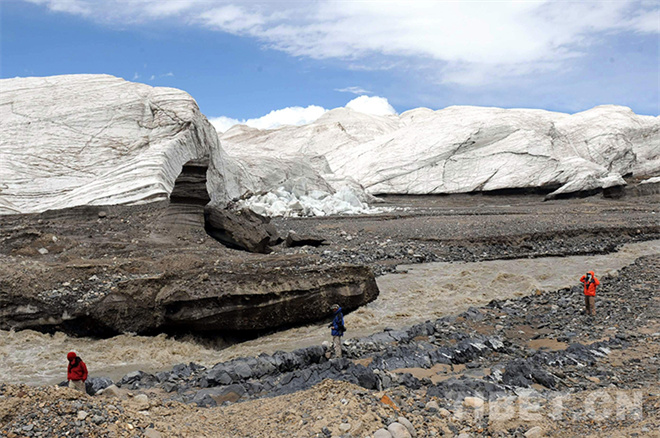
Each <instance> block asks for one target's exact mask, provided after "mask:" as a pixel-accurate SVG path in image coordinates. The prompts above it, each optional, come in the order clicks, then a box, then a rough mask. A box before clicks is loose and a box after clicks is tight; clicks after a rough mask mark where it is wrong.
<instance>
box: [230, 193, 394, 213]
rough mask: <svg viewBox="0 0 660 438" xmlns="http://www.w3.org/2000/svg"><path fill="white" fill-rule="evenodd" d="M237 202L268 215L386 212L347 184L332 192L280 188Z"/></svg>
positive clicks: (385, 209)
mask: <svg viewBox="0 0 660 438" xmlns="http://www.w3.org/2000/svg"><path fill="white" fill-rule="evenodd" d="M239 205H240V206H241V207H247V208H249V209H250V210H252V211H254V212H255V213H258V214H261V215H264V216H269V217H276V216H284V217H304V216H331V215H342V214H345V215H353V214H375V213H383V212H385V211H389V210H388V209H387V208H384V207H370V206H369V204H367V203H364V202H362V201H360V197H359V193H358V194H356V193H355V192H354V191H353V190H352V189H351V188H349V187H342V188H341V189H339V190H338V191H337V192H335V193H333V194H330V193H328V192H324V191H321V190H312V191H311V192H309V193H307V194H298V195H296V194H295V193H292V192H289V191H287V190H286V189H285V188H284V187H279V188H277V189H275V190H273V191H270V192H268V193H265V194H261V195H254V196H251V197H250V198H248V199H245V200H241V201H239Z"/></svg>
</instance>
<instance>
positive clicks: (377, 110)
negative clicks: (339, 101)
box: [346, 96, 396, 116]
mask: <svg viewBox="0 0 660 438" xmlns="http://www.w3.org/2000/svg"><path fill="white" fill-rule="evenodd" d="M346 108H350V109H352V110H355V111H359V112H361V113H365V114H373V115H374V116H388V115H391V114H396V110H395V109H394V108H393V107H392V105H390V103H389V102H388V101H387V99H385V98H384V97H378V96H372V97H370V96H360V97H356V98H355V99H353V100H351V101H350V102H348V103H347V104H346Z"/></svg>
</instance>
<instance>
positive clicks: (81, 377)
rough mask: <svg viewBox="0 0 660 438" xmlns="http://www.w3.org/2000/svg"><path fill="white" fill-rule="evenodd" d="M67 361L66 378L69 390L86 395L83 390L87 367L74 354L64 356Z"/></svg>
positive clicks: (71, 352)
mask: <svg viewBox="0 0 660 438" xmlns="http://www.w3.org/2000/svg"><path fill="white" fill-rule="evenodd" d="M66 358H67V359H68V361H69V366H68V368H67V373H66V378H67V380H68V381H69V388H73V389H77V390H78V391H80V392H83V393H87V391H86V389H85V380H87V366H86V365H85V362H83V361H82V359H81V358H79V357H78V355H77V354H76V353H74V352H73V351H70V352H69V354H67V355H66Z"/></svg>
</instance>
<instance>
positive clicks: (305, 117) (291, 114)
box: [209, 105, 327, 132]
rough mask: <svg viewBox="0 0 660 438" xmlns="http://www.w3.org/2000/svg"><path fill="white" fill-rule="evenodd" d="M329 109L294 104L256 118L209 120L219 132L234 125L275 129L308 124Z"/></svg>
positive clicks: (215, 118)
mask: <svg viewBox="0 0 660 438" xmlns="http://www.w3.org/2000/svg"><path fill="white" fill-rule="evenodd" d="M326 111H327V110H326V109H325V108H322V107H320V106H316V105H310V106H308V107H305V108H303V107H300V106H292V107H288V108H282V109H279V110H273V111H271V112H269V113H268V114H266V115H265V116H262V117H258V118H255V119H248V120H238V119H233V118H231V117H225V116H220V117H213V118H210V119H209V121H210V122H211V124H213V126H214V127H215V129H216V130H217V131H219V132H225V131H226V130H227V129H229V128H231V127H232V126H234V125H247V126H250V127H252V128H258V129H274V128H279V127H280V126H284V125H296V126H298V125H306V124H307V123H311V122H313V121H314V120H316V119H318V118H319V117H321V116H322V115H323V114H324V113H325V112H326Z"/></svg>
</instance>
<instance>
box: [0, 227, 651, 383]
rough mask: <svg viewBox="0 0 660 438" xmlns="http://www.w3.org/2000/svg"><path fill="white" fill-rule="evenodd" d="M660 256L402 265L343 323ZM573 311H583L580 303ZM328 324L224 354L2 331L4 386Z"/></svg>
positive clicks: (145, 366) (269, 348) (113, 372)
mask: <svg viewBox="0 0 660 438" xmlns="http://www.w3.org/2000/svg"><path fill="white" fill-rule="evenodd" d="M657 253H660V240H655V241H649V242H642V243H634V244H628V245H624V246H623V247H622V248H621V250H620V251H618V252H616V253H612V254H607V255H594V256H571V257H548V258H537V259H514V260H496V261H488V262H476V263H428V264H418V265H401V266H399V267H398V271H399V272H397V273H394V274H388V275H385V276H382V277H379V278H378V279H377V280H378V286H379V288H380V291H381V293H380V296H379V297H378V299H377V300H376V301H374V302H372V303H370V304H368V305H367V306H364V307H363V308H361V309H359V310H356V311H355V312H352V313H350V314H349V315H346V318H345V320H346V327H347V329H348V332H347V339H350V338H351V337H360V336H364V335H367V334H370V333H374V332H377V331H380V330H382V329H383V328H385V327H392V328H398V327H405V326H409V325H412V324H414V323H416V322H421V321H426V320H429V319H435V318H438V317H440V316H443V315H447V314H455V313H460V312H462V311H464V310H465V309H467V308H468V307H470V306H480V305H483V304H486V303H488V302H489V301H491V300H492V299H495V298H497V299H502V298H515V297H519V296H523V295H526V294H530V293H534V292H535V291H536V290H556V289H561V288H564V287H570V286H573V285H576V284H578V279H579V278H580V276H581V275H583V274H584V273H585V272H586V271H588V270H593V271H595V272H596V276H604V275H606V274H615V273H616V271H617V270H619V269H621V268H622V267H624V266H626V265H629V264H630V263H632V262H633V261H634V260H635V259H636V258H638V257H641V256H644V255H649V254H657ZM574 298H575V305H576V306H581V305H582V297H581V296H580V295H576V296H575V297H574ZM329 337H330V336H329V330H328V329H327V328H326V324H325V323H323V324H315V325H309V326H304V327H298V328H294V329H290V330H286V331H282V332H278V333H274V334H272V335H268V336H264V337H261V338H259V339H255V340H252V341H247V342H243V343H240V344H235V345H232V346H230V347H228V348H224V349H222V350H217V349H213V348H208V347H205V346H203V345H202V344H199V343H197V342H195V341H194V340H182V339H179V340H177V339H173V338H170V337H167V336H165V335H161V336H156V337H143V336H131V335H121V336H116V337H114V338H110V339H104V340H95V339H89V338H72V337H69V336H67V335H64V334H62V333H56V334H53V335H46V334H41V333H38V332H34V331H31V330H25V331H20V332H10V331H0V381H5V382H12V383H21V382H22V383H28V384H52V383H58V382H61V381H62V380H65V379H66V353H67V352H68V351H70V350H74V351H76V352H78V354H79V355H80V356H81V357H82V358H83V360H85V362H86V363H87V366H88V368H89V370H90V376H108V377H110V378H112V379H118V378H119V377H121V376H123V375H124V374H126V373H128V372H130V371H134V370H137V369H141V370H143V371H147V372H155V371H159V370H163V369H169V368H171V366H172V365H174V364H176V363H181V362H196V363H200V364H202V365H206V366H210V365H213V364H215V363H217V362H220V361H224V360H228V359H231V358H234V357H239V356H250V355H257V354H259V353H261V352H266V353H272V352H274V351H276V350H293V349H296V348H300V347H305V346H308V345H314V344H320V343H321V342H323V341H324V340H328V339H329Z"/></svg>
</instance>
